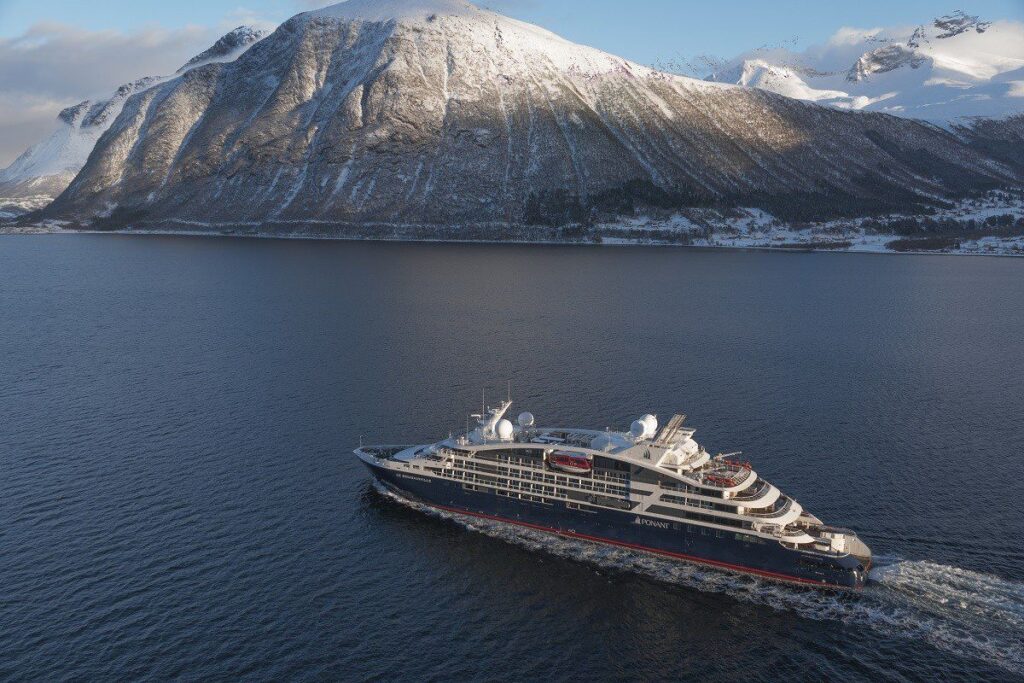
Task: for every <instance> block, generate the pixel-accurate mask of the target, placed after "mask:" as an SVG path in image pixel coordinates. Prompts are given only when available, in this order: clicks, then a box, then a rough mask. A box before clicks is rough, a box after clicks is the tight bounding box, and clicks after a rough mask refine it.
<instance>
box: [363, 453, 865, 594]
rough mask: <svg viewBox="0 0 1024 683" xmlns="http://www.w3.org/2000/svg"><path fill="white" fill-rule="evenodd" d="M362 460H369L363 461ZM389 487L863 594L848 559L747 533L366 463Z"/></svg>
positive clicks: (459, 508) (436, 501)
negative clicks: (538, 498)
mask: <svg viewBox="0 0 1024 683" xmlns="http://www.w3.org/2000/svg"><path fill="white" fill-rule="evenodd" d="M364 462H365V461H364ZM366 465H367V467H369V469H370V471H371V472H372V473H373V475H374V476H375V477H376V478H377V479H378V481H380V482H381V483H383V484H384V485H385V486H387V487H389V488H391V489H393V490H395V491H396V492H398V493H399V494H401V495H402V496H404V497H406V498H410V499H412V500H415V501H417V502H420V503H423V504H425V505H428V506H430V507H433V508H437V509H441V510H447V511H449V512H456V513H459V514H467V515H473V516H476V517H484V518H487V519H493V520H498V521H503V522H508V523H511V524H518V525H521V526H525V527H529V528H532V529H539V530H542V531H546V532H550V533H555V534H559V535H563V536H571V537H574V538H581V539H586V540H589V541H596V542H600V543H608V544H612V545H618V546H622V547H626V548H631V549H634V550H642V551H645V552H651V553H656V554H659V555H664V556H667V557H672V558H676V559H680V560H686V561H689V562H696V563H700V564H706V565H711V566H714V567H718V568H720V569H725V570H729V571H737V572H743V573H749V574H756V575H759V576H763V577H766V578H770V579H774V580H779V581H787V582H792V583H799V584H804V585H814V586H819V587H821V586H823V587H835V588H861V587H862V586H863V585H864V582H865V580H866V579H867V573H868V572H867V569H868V568H866V567H863V566H861V563H860V561H859V560H857V559H856V558H854V557H853V556H850V555H845V556H842V557H836V556H827V555H823V554H819V553H808V552H803V551H799V550H794V549H790V548H786V547H785V546H783V545H781V544H780V543H778V542H777V541H773V540H767V539H761V538H757V537H753V536H750V535H747V534H737V533H732V532H727V531H715V530H713V529H709V528H708V527H701V526H698V525H690V524H686V523H684V522H669V521H665V520H662V519H658V518H652V517H647V516H645V515H637V514H636V513H635V512H625V511H619V510H610V509H603V508H602V509H598V508H593V511H582V510H577V509H573V508H569V507H567V505H566V503H564V502H561V501H558V502H554V503H553V504H550V505H549V504H544V503H536V502H531V501H526V500H521V499H518V498H508V497H505V496H499V495H496V494H495V493H493V492H492V491H488V490H482V491H474V490H469V489H466V488H465V487H464V485H463V484H461V483H460V482H457V481H448V480H445V479H438V478H434V477H426V476H422V475H417V474H414V473H406V472H396V471H394V470H391V469H387V468H384V467H380V466H377V465H374V464H371V463H366Z"/></svg>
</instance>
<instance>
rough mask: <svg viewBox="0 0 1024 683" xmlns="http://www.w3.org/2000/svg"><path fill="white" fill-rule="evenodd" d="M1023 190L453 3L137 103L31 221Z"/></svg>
mask: <svg viewBox="0 0 1024 683" xmlns="http://www.w3.org/2000/svg"><path fill="white" fill-rule="evenodd" d="M1019 180H1020V170H1019V169H1016V168H1014V167H1013V165H1012V164H1011V163H1007V162H1001V161H997V160H994V159H993V158H991V156H989V155H987V154H985V153H983V152H982V151H979V150H978V149H975V148H974V147H973V146H972V145H971V144H969V143H967V142H965V141H964V140H963V139H961V138H960V137H958V136H955V135H953V134H951V133H949V132H946V131H943V130H940V129H938V128H936V127H934V126H930V125H926V124H923V123H919V122H915V121H910V120H906V119H901V118H896V117H892V116H886V115H880V114H862V113H847V112H841V111H836V110H834V109H830V108H825V107H819V106H815V105H812V104H807V103H804V102H800V101H796V100H792V99H787V98H785V97H781V96H779V95H777V94H775V93H771V92H766V91H764V90H758V89H750V88H741V87H735V86H730V85H723V84H717V83H708V82H704V81H700V80H696V79H690V78H684V77H679V76H674V75H669V74H665V73H661V72H658V71H655V70H652V69H650V68H647V67H643V66H640V65H638V64H634V63H631V62H628V61H626V60H623V59H621V58H619V57H615V56H613V55H609V54H606V53H603V52H600V51H598V50H595V49H591V48H588V47H584V46H580V45H575V44H572V43H569V42H568V41H565V40H563V39H561V38H559V37H557V36H555V35H554V34H552V33H549V32H547V31H544V30H542V29H540V28H537V27H535V26H531V25H528V24H524V23H521V22H518V21H514V20H511V19H508V18H505V17H503V16H500V15H498V14H494V13H492V12H488V11H483V10H480V9H478V8H476V7H474V6H472V5H470V4H469V3H466V2H463V1H462V0H408V1H406V2H401V1H399V0H377V1H374V0H351V1H350V2H347V3H343V4H340V5H335V6H332V7H329V8H326V9H323V10H319V11H315V12H308V13H304V14H300V15H297V16H295V17H293V18H292V19H290V20H289V21H287V22H285V23H284V24H283V25H281V26H280V27H279V28H278V29H277V30H276V31H275V32H274V33H273V34H271V35H270V36H269V37H267V38H265V39H264V40H261V41H260V42H258V43H257V44H255V45H254V46H253V47H252V48H250V49H249V50H247V51H246V52H245V53H244V54H243V55H242V56H241V57H240V58H239V59H237V60H235V61H233V62H230V63H217V64H208V65H205V66H200V67H197V68H193V69H191V70H189V71H188V72H186V73H184V74H182V75H181V76H179V77H177V78H175V79H173V80H170V81H167V82H164V83H160V84H158V85H154V86H153V87H150V88H148V89H146V90H144V91H142V92H139V93H136V94H134V95H132V96H131V97H130V98H129V99H128V101H127V102H126V103H125V106H124V108H123V109H122V110H121V112H120V114H119V115H118V117H117V120H116V121H115V123H114V124H113V125H112V126H111V127H110V129H109V130H108V131H107V132H106V133H104V135H103V137H102V138H101V139H100V140H99V142H98V144H97V146H96V149H95V151H94V152H93V154H92V155H91V156H90V158H89V161H88V163H87V164H86V165H85V167H84V168H83V169H82V171H81V173H79V175H78V176H77V177H76V178H75V180H74V181H73V182H72V183H71V185H70V186H69V187H68V189H67V190H66V191H65V192H64V193H63V194H62V195H61V196H60V197H58V198H57V200H56V201H55V202H54V203H53V204H52V205H51V206H50V207H49V208H48V209H46V211H45V216H46V217H49V218H59V219H63V220H67V221H76V222H78V223H79V224H90V222H92V223H91V224H93V225H103V226H107V227H121V226H124V225H132V226H135V227H150V228H157V227H159V228H165V229H166V228H180V229H191V230H195V229H229V228H232V227H235V228H238V227H241V228H244V229H250V230H251V229H259V230H265V231H272V230H281V231H296V230H301V229H306V228H308V227H309V226H318V228H317V229H318V230H320V231H324V230H327V231H334V232H336V233H343V232H344V231H345V230H346V229H348V228H347V226H354V225H355V226H364V227H365V226H368V225H380V224H391V225H396V224H402V225H446V226H451V225H468V224H474V225H483V224H494V225H510V224H526V223H534V224H535V223H549V224H559V223H564V222H587V221H589V220H591V219H593V218H594V217H595V215H597V214H601V215H607V214H608V213H609V212H611V213H615V212H632V210H633V209H634V208H636V207H644V206H656V207H665V208H672V207H680V206H706V205H714V206H759V207H763V208H766V209H769V210H771V211H773V212H776V213H777V214H779V215H786V216H788V217H791V218H793V217H797V218H799V217H822V216H832V215H850V214H857V213H865V212H873V211H889V210H895V209H904V210H906V209H911V208H913V207H915V206H921V205H925V204H934V203H937V202H941V201H942V200H943V199H944V198H947V197H951V196H960V195H964V194H969V193H972V192H977V191H981V190H985V189H988V188H991V187H997V186H1002V185H1012V184H1015V183H1018V182H1019Z"/></svg>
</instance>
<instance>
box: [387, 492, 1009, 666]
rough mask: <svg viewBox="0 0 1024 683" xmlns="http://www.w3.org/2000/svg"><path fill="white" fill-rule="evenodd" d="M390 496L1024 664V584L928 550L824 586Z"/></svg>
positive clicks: (705, 587) (556, 546)
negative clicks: (850, 586)
mask: <svg viewBox="0 0 1024 683" xmlns="http://www.w3.org/2000/svg"><path fill="white" fill-rule="evenodd" d="M375 487H376V489H377V491H379V492H380V493H381V494H383V495H384V496H386V497H388V498H390V499H392V500H395V501H397V502H399V503H401V504H403V505H406V506H409V507H412V508H414V509H416V510H419V511H421V512H425V513H428V514H431V515H434V516H437V517H440V518H443V519H446V520H450V521H452V522H454V523H456V524H459V525H461V526H463V527H465V528H466V529H469V530H473V531H477V532H480V533H483V534H486V535H487V536H491V537H493V538H498V539H501V540H503V541H506V542H509V543H514V544H516V545H519V546H522V547H525V548H527V549H529V550H533V551H540V552H545V553H548V554H551V555H555V556H558V557H563V558H566V559H572V560H576V561H581V562H585V563H587V564H591V565H594V566H597V567H600V568H601V569H603V570H605V571H616V572H629V573H636V574H642V575H644V576H647V577H649V578H651V579H654V580H656V581H661V582H666V583H670V584H673V585H676V586H682V587H685V588H692V589H695V590H700V591H704V592H712V593H723V594H726V595H728V596H729V597H731V598H734V599H738V600H744V601H746V602H752V603H756V604H761V605H765V606H767V607H771V608H772V609H776V610H780V611H788V612H794V613H796V614H799V615H800V616H802V617H805V618H808V619H814V620H819V621H826V620H827V621H839V622H842V623H844V624H850V625H855V626H866V627H869V628H873V629H876V630H879V631H881V632H883V633H885V634H886V635H889V636H898V637H904V638H908V639H912V640H921V641H925V642H928V643H930V644H931V645H933V646H935V647H937V648H939V649H941V650H944V651H947V652H950V653H953V654H956V655H959V656H964V657H971V658H977V659H981V660H984V661H987V662H990V663H992V664H995V665H997V666H1000V667H1002V668H1005V669H1007V670H1009V671H1011V672H1020V671H1021V670H1024V643H1022V641H1021V637H1020V634H1021V633H1024V584H1021V583H1016V582H1011V581H1006V580H1004V579H1000V578H998V577H995V576H990V575H987V574H981V573H979V572H973V571H969V570H966V569H960V568H957V567H949V566H946V565H941V564H937V563H934V562H929V561H927V560H904V559H902V558H899V557H884V556H879V557H876V558H875V560H876V567H875V568H874V569H872V570H871V580H870V582H869V583H868V585H867V586H866V587H865V588H864V590H862V591H859V592H856V593H854V592H850V591H842V592H835V591H822V590H819V589H816V588H802V587H799V586H791V585H789V584H783V583H778V582H774V581H767V580H763V579H760V578H758V577H755V576H751V575H747V574H733V573H729V572H723V571H719V570H716V569H709V568H703V567H701V566H699V565H693V564H688V563H685V562H677V561H674V560H670V559H667V558H661V557H658V556H656V555H651V554H648V553H642V552H634V551H631V550H628V549H625V548H618V547H615V546H607V545H601V544H597V543H590V542H587V541H583V540H577V539H572V538H565V537H561V536H554V535H552V534H549V533H545V532H542V531H535V530H533V529H528V528H525V527H519V526H516V525H513V524H507V523H504V522H497V521H492V520H487V519H480V518H477V517H471V516H468V515H460V514H455V513H449V512H442V511H439V510H435V509H433V508H430V507H427V506H425V505H421V504H419V503H415V502H413V501H410V500H407V499H405V498H402V497H400V496H398V495H396V494H395V493H393V492H392V491H390V490H388V489H386V488H384V487H383V486H380V485H379V484H378V485H375Z"/></svg>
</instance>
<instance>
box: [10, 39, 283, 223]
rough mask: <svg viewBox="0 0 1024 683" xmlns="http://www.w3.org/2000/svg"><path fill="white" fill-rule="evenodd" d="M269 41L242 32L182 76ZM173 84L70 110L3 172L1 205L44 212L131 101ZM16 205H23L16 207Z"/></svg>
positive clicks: (139, 85) (133, 89)
mask: <svg viewBox="0 0 1024 683" xmlns="http://www.w3.org/2000/svg"><path fill="white" fill-rule="evenodd" d="M265 35H266V33H265V32H264V31H259V30H255V29H252V28H249V27H247V26H240V27H238V28H236V29H234V30H233V31H231V32H230V33H228V34H226V35H225V36H223V37H221V38H220V39H219V40H218V41H217V43H216V44H214V45H213V46H212V47H211V48H210V49H208V50H206V51H204V52H203V53H201V54H199V55H197V56H196V57H194V58H193V59H191V60H190V61H189V62H188V63H187V64H185V65H184V66H182V67H181V68H180V69H179V70H178V72H177V73H178V74H181V73H183V72H185V71H187V70H190V69H192V68H195V67H197V66H201V65H203V64H208V63H211V62H217V61H230V60H232V59H236V58H237V57H238V55H240V54H241V53H242V52H244V51H245V50H246V49H247V48H248V47H249V46H250V45H252V44H253V43H254V42H256V41H257V40H259V39H260V38H262V37H263V36H265ZM168 78H171V77H167V78H160V77H146V78H140V79H139V80H136V81H133V82H131V83H126V84H124V85H122V86H121V87H119V88H118V89H117V91H116V92H115V93H114V94H113V95H112V96H111V97H109V98H107V99H105V100H95V101H94V100H86V101H85V102H81V103H79V104H77V105H75V106H73V107H68V108H67V109H64V110H63V111H62V112H61V113H60V115H59V116H58V126H57V129H56V130H55V131H54V132H53V133H52V134H51V135H50V136H49V137H47V138H45V139H44V140H42V141H40V142H38V143H36V144H35V145H33V146H32V147H30V148H29V149H27V150H26V151H25V152H24V153H22V154H21V155H20V156H19V157H18V158H17V159H15V160H14V162H12V163H11V165H10V166H8V167H7V168H5V169H3V170H0V205H5V204H6V205H8V206H9V207H18V206H20V207H21V208H23V209H26V210H27V209H30V208H39V207H40V206H41V205H45V204H46V203H48V202H49V200H52V199H53V198H54V197H56V196H57V195H58V194H60V193H61V192H63V191H64V188H66V187H67V186H68V183H70V182H71V180H72V179H73V178H74V177H75V175H76V174H77V173H78V171H79V170H80V169H81V168H82V166H83V165H84V164H85V161H86V159H88V157H89V153H90V152H91V151H92V149H93V147H94V146H95V145H96V142H97V140H99V138H100V136H101V135H102V134H103V133H104V131H106V130H107V128H109V127H110V124H112V123H113V122H114V120H115V119H116V118H117V115H118V114H119V113H120V112H121V108H122V107H123V106H124V103H125V102H126V101H127V100H128V98H129V97H130V96H131V95H133V94H135V93H137V92H139V91H142V90H145V89H146V88H149V87H152V86H153V85H155V84H157V83H162V82H165V81H167V80H168ZM16 199H17V200H22V201H20V202H16V201H13V200H16Z"/></svg>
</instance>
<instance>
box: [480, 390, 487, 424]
mask: <svg viewBox="0 0 1024 683" xmlns="http://www.w3.org/2000/svg"><path fill="white" fill-rule="evenodd" d="M486 414H487V389H481V390H480V419H481V420H482V419H484V415H486Z"/></svg>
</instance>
